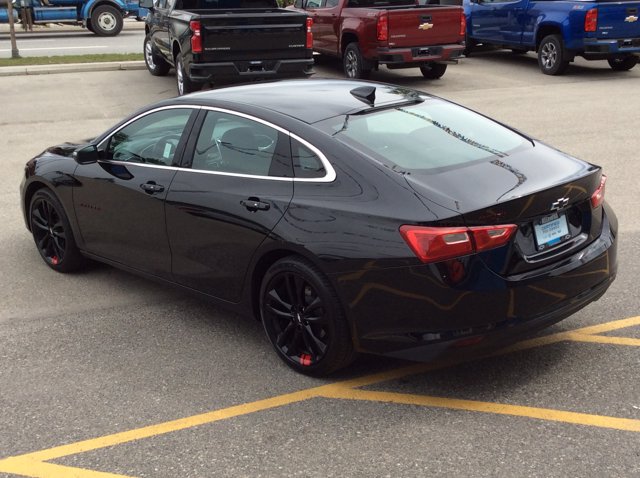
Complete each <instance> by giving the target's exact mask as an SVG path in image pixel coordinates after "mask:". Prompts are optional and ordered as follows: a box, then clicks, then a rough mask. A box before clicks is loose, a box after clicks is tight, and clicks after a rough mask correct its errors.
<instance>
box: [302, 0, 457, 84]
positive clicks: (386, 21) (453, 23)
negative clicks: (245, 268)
mask: <svg viewBox="0 0 640 478" xmlns="http://www.w3.org/2000/svg"><path fill="white" fill-rule="evenodd" d="M294 8H295V9H298V10H304V11H306V12H307V13H308V14H309V16H311V18H313V27H312V32H313V49H314V50H315V51H317V52H318V53H322V54H326V55H331V56H337V57H338V58H342V64H343V67H344V73H345V75H346V76H347V77H349V78H366V77H368V76H369V74H370V73H371V71H372V70H374V69H378V66H379V65H386V66H387V68H389V69H399V68H420V71H421V72H422V74H423V75H424V76H425V77H426V78H429V79H435V78H440V77H441V76H442V75H444V72H445V70H446V69H447V63H455V62H456V59H457V58H458V57H459V56H460V55H462V51H463V49H464V36H465V29H466V22H465V16H464V12H463V10H462V7H459V6H453V5H452V6H448V5H428V6H422V7H421V6H418V5H417V3H416V1H415V0H296V2H295V3H294Z"/></svg>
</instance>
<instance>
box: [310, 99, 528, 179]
mask: <svg viewBox="0 0 640 478" xmlns="http://www.w3.org/2000/svg"><path fill="white" fill-rule="evenodd" d="M318 125H319V126H320V127H321V128H322V129H323V130H324V131H326V132H328V133H330V134H332V135H333V136H334V138H336V139H338V140H340V141H342V142H344V143H346V144H348V145H349V146H351V147H353V148H354V149H357V150H358V151H362V152H363V153H365V154H368V155H370V156H372V157H374V158H376V159H378V160H380V161H382V162H383V163H385V164H388V165H389V166H391V167H392V168H393V169H396V170H401V171H406V172H410V171H418V170H419V171H420V172H435V171H436V170H438V171H440V170H442V169H443V168H452V167H457V166H462V165H466V164H468V163H471V162H476V161H481V160H486V159H489V158H490V159H495V158H496V157H498V158H503V157H506V156H508V155H509V154H510V152H512V151H513V150H515V149H517V148H519V147H520V146H522V145H524V144H526V143H528V142H527V140H526V139H525V138H524V137H522V136H521V135H519V134H517V133H515V132H513V131H511V130H509V129H507V128H505V127H503V126H501V125H499V124H497V123H495V122H494V121H491V120H489V119H487V118H485V117H483V116H481V115H479V114H476V113H473V112H472V111H469V110H467V109H465V108H462V107H460V106H457V105H454V104H452V103H448V102H446V101H443V100H440V99H437V98H427V99H425V101H423V102H422V103H419V104H412V105H403V106H397V107H395V108H388V109H384V110H380V111H376V112H372V113H368V114H357V115H350V116H348V117H345V116H341V117H335V118H330V119H328V120H325V121H323V122H321V123H319V124H318Z"/></svg>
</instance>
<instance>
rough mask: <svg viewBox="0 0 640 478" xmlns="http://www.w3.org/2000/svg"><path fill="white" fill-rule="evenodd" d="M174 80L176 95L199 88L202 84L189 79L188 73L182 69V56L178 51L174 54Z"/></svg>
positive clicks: (185, 93)
mask: <svg viewBox="0 0 640 478" xmlns="http://www.w3.org/2000/svg"><path fill="white" fill-rule="evenodd" d="M176 82H177V86H178V96H182V95H188V94H189V93H193V92H194V91H198V90H200V88H202V85H201V84H200V83H196V82H195V81H191V79H190V78H189V75H188V74H187V72H186V71H185V70H184V64H183V63H182V57H181V56H180V54H179V53H178V55H177V56H176Z"/></svg>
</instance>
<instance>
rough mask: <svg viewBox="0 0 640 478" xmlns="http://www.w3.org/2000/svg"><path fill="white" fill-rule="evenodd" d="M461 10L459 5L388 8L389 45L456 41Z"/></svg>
mask: <svg viewBox="0 0 640 478" xmlns="http://www.w3.org/2000/svg"><path fill="white" fill-rule="evenodd" d="M461 12H462V10H461V9H460V8H459V7H430V8H429V7H424V8H410V9H398V10H393V9H389V10H388V16H389V47H391V48H404V47H415V46H421V45H439V44H446V43H458V42H460V41H462V36H461V35H460V20H461V14H462V13H461Z"/></svg>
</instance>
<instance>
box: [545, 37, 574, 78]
mask: <svg viewBox="0 0 640 478" xmlns="http://www.w3.org/2000/svg"><path fill="white" fill-rule="evenodd" d="M566 56H567V55H566V53H565V51H564V46H563V44H562V38H561V37H560V35H547V36H546V37H544V38H543V39H542V41H541V42H540V46H539V47H538V65H539V66H540V71H542V73H544V74H545V75H561V74H563V73H564V72H565V70H566V69H567V67H568V66H569V61H568V60H567V59H566Z"/></svg>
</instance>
